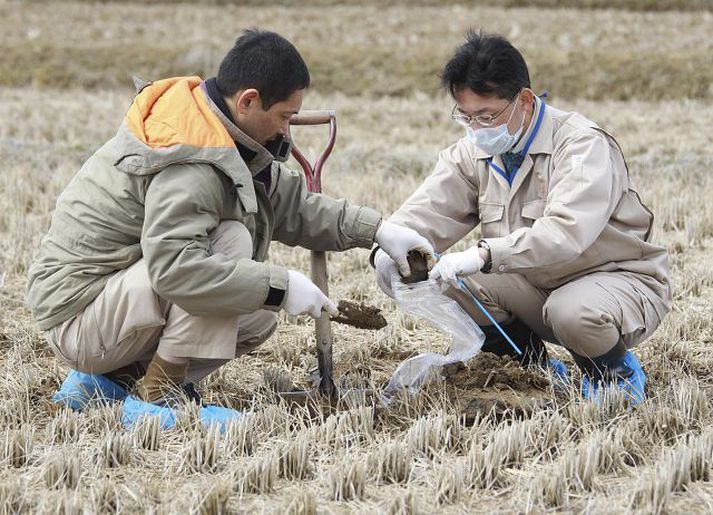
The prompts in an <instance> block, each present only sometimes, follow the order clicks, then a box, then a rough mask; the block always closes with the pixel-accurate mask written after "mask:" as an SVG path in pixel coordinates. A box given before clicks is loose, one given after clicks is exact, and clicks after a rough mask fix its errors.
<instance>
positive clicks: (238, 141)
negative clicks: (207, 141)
mask: <svg viewBox="0 0 713 515" xmlns="http://www.w3.org/2000/svg"><path fill="white" fill-rule="evenodd" d="M201 89H202V90H203V93H204V94H205V97H206V102H208V105H209V106H210V108H211V109H212V110H213V113H214V114H215V115H216V116H217V117H218V118H219V119H220V121H221V122H222V123H223V126H224V127H225V130H227V131H228V134H230V137H231V138H233V141H234V142H235V146H236V147H237V148H238V152H239V153H240V157H242V158H243V161H245V164H247V165H248V168H249V169H250V173H251V174H252V175H253V176H255V175H257V174H259V173H260V172H262V171H263V170H264V169H265V168H266V167H268V166H270V165H271V164H272V162H273V161H274V159H275V158H274V157H273V155H272V154H271V153H270V151H269V150H267V149H266V148H265V147H263V146H262V145H260V144H259V143H258V142H257V141H255V140H254V139H252V138H251V137H250V136H248V135H247V134H245V133H244V132H243V131H241V130H240V129H239V128H238V126H237V125H235V121H234V120H233V119H232V117H229V116H227V115H226V113H224V112H223V110H222V109H221V106H220V105H219V104H218V102H217V101H215V100H214V99H213V97H212V95H211V94H210V90H209V89H208V87H207V85H206V82H205V81H204V82H203V83H202V84H201ZM221 100H222V98H221ZM223 103H225V102H223ZM225 108H226V109H227V108H228V107H227V105H226V106H225ZM228 112H229V111H228Z"/></svg>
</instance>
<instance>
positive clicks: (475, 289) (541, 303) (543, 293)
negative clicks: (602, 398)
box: [447, 272, 668, 357]
mask: <svg viewBox="0 0 713 515" xmlns="http://www.w3.org/2000/svg"><path fill="white" fill-rule="evenodd" d="M649 280H651V279H650V278H648V277H642V276H638V275H636V274H632V273H627V272H611V273H610V272H597V273H593V274H590V275H586V276H584V277H581V278H579V279H577V280H574V281H572V282H570V283H567V284H565V285H563V286H561V287H559V288H557V289H555V290H542V289H539V288H536V287H535V286H533V285H532V284H530V283H529V282H527V280H526V279H525V277H523V276H522V275H518V274H482V273H479V274H477V275H474V276H472V277H471V278H469V279H468V280H466V281H465V283H466V285H467V286H468V289H469V290H470V291H471V292H472V293H473V294H475V296H476V297H477V298H478V299H479V300H480V301H481V303H482V304H483V305H484V306H485V307H486V309H487V310H488V311H489V312H490V314H491V315H492V316H493V318H495V320H497V321H498V322H504V321H506V320H508V319H509V318H511V317H513V316H514V317H516V318H518V319H520V320H521V321H522V322H523V323H525V325H527V326H528V327H529V328H530V329H532V330H533V331H534V332H535V333H536V334H537V335H538V336H540V338H542V339H543V340H545V341H549V342H553V343H558V344H561V345H563V346H564V347H566V348H567V349H570V350H572V351H574V352H576V353H577V354H579V355H582V356H589V357H597V356H601V355H602V354H604V353H606V352H607V351H609V350H610V349H611V348H612V347H614V345H615V344H616V343H617V342H618V341H619V340H622V341H623V342H624V344H625V345H626V346H627V347H629V348H631V347H633V346H634V345H637V344H638V343H640V342H642V341H643V340H645V339H646V338H648V337H649V336H651V334H652V333H653V332H654V331H655V330H656V328H657V327H658V326H659V324H660V323H661V320H662V318H663V316H664V315H665V313H666V312H667V311H668V308H667V307H666V305H665V303H664V301H663V300H661V298H660V297H659V295H658V294H656V292H655V291H654V290H653V289H652V288H651V287H650V286H649V285H648V284H647V281H649ZM447 294H448V295H449V296H451V297H452V298H454V299H455V300H456V301H458V304H460V306H461V307H462V308H463V309H464V310H465V311H466V313H468V314H469V315H470V316H471V317H472V318H473V319H474V320H475V322H476V323H477V324H478V325H490V324H491V322H490V321H489V320H488V319H487V317H486V316H485V315H484V314H483V313H482V311H480V310H479V309H478V308H477V306H476V305H475V303H474V301H473V299H472V298H471V297H470V296H469V295H468V294H467V293H465V292H463V291H461V290H456V289H450V290H448V291H447Z"/></svg>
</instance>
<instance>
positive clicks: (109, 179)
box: [28, 30, 432, 427]
mask: <svg viewBox="0 0 713 515" xmlns="http://www.w3.org/2000/svg"><path fill="white" fill-rule="evenodd" d="M309 82H310V77H309V72H308V70H307V67H306V66H305V63H304V61H303V60H302V58H301V56H300V55H299V53H298V51H297V50H296V49H295V47H294V46H293V45H292V44H291V43H290V42H288V41H287V40H285V39H284V38H282V37H280V36H279V35H277V34H275V33H271V32H262V31H257V30H250V31H246V32H245V33H244V34H243V35H242V36H241V37H240V38H239V39H238V40H237V42H236V44H235V46H234V47H233V48H232V50H230V52H229V53H228V54H227V56H226V57H225V59H224V60H223V62H222V64H221V66H220V69H219V72H218V75H217V77H216V78H212V79H209V80H206V81H203V80H201V79H199V78H198V77H184V78H172V79H166V80H161V81H158V82H155V83H152V84H146V85H144V87H143V89H141V91H140V92H139V93H138V94H137V96H136V98H135V99H134V101H133V103H132V105H131V107H130V108H129V111H128V113H127V115H126V117H125V119H124V122H123V124H122V125H121V127H120V129H119V131H118V132H117V134H116V136H114V137H113V138H112V139H111V140H110V141H109V142H107V143H106V144H105V145H104V146H103V147H101V148H100V149H99V150H97V151H96V153H95V154H94V155H93V156H92V157H91V158H89V160H88V161H87V162H86V163H85V164H84V166H83V167H82V169H81V170H80V171H79V172H78V173H77V175H76V176H75V177H74V178H73V179H72V181H71V182H70V184H69V185H68V186H67V187H66V189H65V190H64V191H63V192H62V194H61V195H60V196H59V198H58V200H57V206H56V209H55V211H54V214H53V217H52V224H51V227H50V229H49V233H48V234H47V235H46V236H45V238H44V239H43V240H42V244H41V247H40V249H39V253H38V255H37V257H36V260H35V261H34V263H33V265H32V267H31V269H30V273H29V275H30V277H29V286H28V304H29V306H30V307H31V309H32V311H33V313H34V315H35V317H36V319H37V323H38V326H39V328H40V329H42V330H44V331H46V336H47V341H48V342H49V344H50V346H51V347H52V349H53V350H54V352H55V353H56V355H57V356H58V357H59V358H60V359H61V360H62V361H64V362H65V363H66V364H68V365H69V366H70V367H71V368H72V369H73V370H72V371H71V372H70V373H69V375H68V377H67V379H66V380H65V381H64V383H63V385H62V387H61V389H60V391H59V392H58V393H57V394H56V395H55V400H56V401H57V402H60V403H63V404H66V405H69V406H71V407H72V408H75V409H82V408H83V407H85V406H86V405H87V403H88V402H90V401H91V400H93V399H96V398H102V399H104V400H105V401H106V400H125V402H124V405H123V408H122V409H123V419H124V422H125V423H126V424H127V425H130V424H131V423H133V422H134V421H135V420H138V419H139V418H140V417H141V416H143V415H145V414H155V415H159V416H160V417H161V420H162V422H163V425H164V427H170V426H171V425H173V423H174V422H175V411H174V410H175V406H176V405H177V404H176V401H177V400H178V399H180V398H184V399H185V395H188V396H189V397H191V398H193V399H194V400H199V399H198V398H197V394H196V392H195V389H194V388H192V383H194V382H195V381H198V380H200V379H201V378H203V377H205V376H206V375H207V374H209V373H210V372H212V371H214V370H216V369H217V368H219V367H220V366H221V365H223V364H225V363H226V362H228V361H230V360H232V359H234V358H235V357H237V356H240V355H242V354H245V353H246V352H249V351H250V350H252V349H254V348H256V347H257V346H259V345H260V344H262V343H263V342H264V341H265V340H267V339H268V338H269V337H270V335H271V334H272V333H273V332H274V331H275V328H276V326H277V321H278V318H277V312H278V311H280V310H282V309H284V310H285V311H287V312H288V313H290V314H292V315H301V314H308V315H310V316H312V317H320V316H321V315H322V313H323V312H327V313H330V314H335V312H336V306H335V305H334V303H333V302H332V301H331V300H330V299H329V298H327V297H326V296H325V295H324V294H323V293H322V292H321V291H320V290H319V288H317V286H315V285H314V284H313V283H312V282H311V281H310V280H309V279H308V278H307V277H305V276H304V275H303V274H301V273H300V272H297V271H294V270H286V269H285V268H283V267H281V266H278V265H275V264H271V263H268V262H266V261H265V260H266V259H267V256H268V249H269V246H270V242H271V241H272V240H276V241H280V242H282V243H285V244H287V245H301V246H303V247H305V248H308V249H314V250H324V251H328V250H346V249H350V248H354V247H364V248H370V247H371V246H372V245H373V244H374V242H375V241H376V242H377V243H378V244H379V245H380V246H381V247H382V248H384V249H386V251H387V252H388V253H389V255H390V256H391V258H393V259H395V260H397V261H399V262H401V263H405V261H406V253H407V252H408V251H409V250H411V249H413V248H418V249H421V250H423V251H425V252H431V251H432V249H431V247H430V244H429V243H428V241H427V240H426V239H425V238H423V237H421V236H419V235H418V234H417V233H416V232H415V231H414V230H412V229H408V228H404V227H403V226H398V225H395V224H391V223H389V222H382V221H381V216H380V215H379V213H377V212H376V211H374V210H372V209H369V208H367V207H359V206H355V205H350V204H349V203H348V202H347V201H345V200H336V199H332V198H329V197H327V196H324V195H320V194H312V193H309V192H308V191H307V188H306V185H305V181H304V179H303V177H302V176H301V175H299V174H298V173H295V172H293V171H291V170H289V169H287V168H285V167H284V166H282V165H280V164H279V162H276V156H275V153H277V154H278V158H279V159H281V160H284V159H286V158H287V155H285V154H286V152H285V151H284V148H285V142H286V141H287V137H288V131H289V120H290V117H291V116H293V115H294V114H295V113H297V112H298V111H299V110H300V107H301V104H302V98H303V94H304V90H305V88H307V87H308V85H309ZM276 149H277V150H276ZM280 149H281V152H280V151H279V150H280ZM271 150H272V151H271ZM405 266H406V270H408V268H407V267H408V265H405ZM130 391H133V392H135V395H132V396H129V397H127V394H128V393H129V392H130ZM237 415H238V412H235V411H233V410H228V409H225V408H219V407H216V406H211V407H203V408H202V409H201V417H202V418H203V420H204V422H205V423H211V422H222V421H225V420H228V419H231V418H234V417H235V416H237Z"/></svg>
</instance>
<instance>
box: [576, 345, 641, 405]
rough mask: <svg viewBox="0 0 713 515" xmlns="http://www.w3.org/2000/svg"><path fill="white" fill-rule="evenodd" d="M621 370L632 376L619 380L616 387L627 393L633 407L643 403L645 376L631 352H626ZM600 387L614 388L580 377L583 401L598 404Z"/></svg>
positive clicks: (609, 384) (612, 385) (610, 384)
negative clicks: (625, 369) (624, 369)
mask: <svg viewBox="0 0 713 515" xmlns="http://www.w3.org/2000/svg"><path fill="white" fill-rule="evenodd" d="M622 365H623V368H628V369H629V370H630V371H631V372H632V374H631V375H630V376H629V377H626V378H620V379H617V381H616V387H617V388H619V389H621V390H623V391H625V392H626V393H627V398H628V400H629V403H630V404H631V405H632V406H633V405H636V404H639V403H641V402H643V401H644V399H645V398H646V393H645V392H644V387H645V386H646V374H645V373H644V369H643V368H641V363H640V362H639V360H638V358H637V357H636V356H635V355H634V353H632V352H627V353H626V354H625V355H624V357H623V359H622ZM602 386H604V387H614V384H612V383H604V384H603V385H602V384H601V383H600V382H597V381H590V380H589V378H588V377H586V376H584V377H582V396H583V397H584V398H585V399H589V400H593V401H594V402H597V403H598V402H599V395H600V393H599V391H600V390H601V388H602Z"/></svg>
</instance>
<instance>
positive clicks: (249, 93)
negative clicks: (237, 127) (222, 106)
mask: <svg viewBox="0 0 713 515" xmlns="http://www.w3.org/2000/svg"><path fill="white" fill-rule="evenodd" d="M259 103H260V92H259V91H258V90H256V89H255V88H249V89H246V90H244V91H243V92H242V93H240V94H239V95H238V97H237V100H236V105H235V107H236V109H237V111H238V114H246V113H247V112H248V111H249V110H250V109H253V108H254V106H256V105H259Z"/></svg>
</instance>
